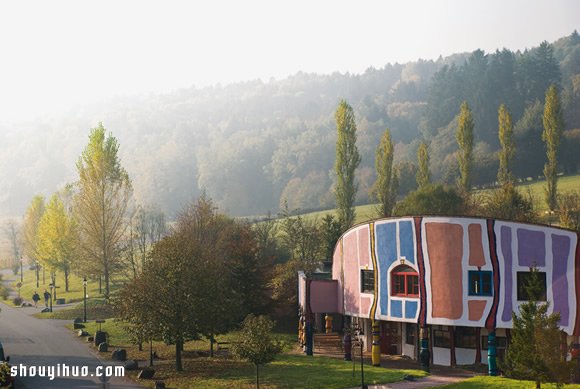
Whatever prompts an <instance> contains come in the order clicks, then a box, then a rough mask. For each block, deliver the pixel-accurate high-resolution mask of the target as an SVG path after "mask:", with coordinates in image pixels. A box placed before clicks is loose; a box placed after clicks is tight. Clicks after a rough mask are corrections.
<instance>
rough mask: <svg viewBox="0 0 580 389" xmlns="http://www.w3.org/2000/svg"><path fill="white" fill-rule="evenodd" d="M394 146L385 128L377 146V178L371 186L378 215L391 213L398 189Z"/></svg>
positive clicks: (382, 215)
mask: <svg viewBox="0 0 580 389" xmlns="http://www.w3.org/2000/svg"><path fill="white" fill-rule="evenodd" d="M393 157H394V147H393V141H392V139H391V131H390V130H389V129H388V128H387V129H386V130H385V133H384V134H383V137H382V138H381V142H380V144H379V146H378V147H377V152H376V157H375V168H376V171H377V180H376V181H375V184H374V187H373V195H374V196H375V198H376V199H377V200H378V201H379V208H378V213H379V216H380V217H388V216H391V215H392V212H393V207H394V206H395V200H396V196H397V190H398V179H397V172H396V171H395V169H393Z"/></svg>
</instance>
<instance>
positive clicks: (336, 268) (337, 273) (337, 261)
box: [332, 240, 344, 313]
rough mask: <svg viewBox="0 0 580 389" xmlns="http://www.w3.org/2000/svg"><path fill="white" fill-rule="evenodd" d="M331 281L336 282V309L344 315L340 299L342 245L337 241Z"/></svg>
mask: <svg viewBox="0 0 580 389" xmlns="http://www.w3.org/2000/svg"><path fill="white" fill-rule="evenodd" d="M332 279H333V280H336V281H337V282H338V293H337V294H338V295H337V299H338V300H337V308H338V312H339V313H344V309H343V308H344V306H343V299H342V244H341V241H340V240H339V241H338V243H337V245H336V248H335V250H334V256H333V258H332Z"/></svg>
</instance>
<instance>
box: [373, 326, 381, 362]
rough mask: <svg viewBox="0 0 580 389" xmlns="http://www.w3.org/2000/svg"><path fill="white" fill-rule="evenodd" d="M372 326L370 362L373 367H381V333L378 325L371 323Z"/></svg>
mask: <svg viewBox="0 0 580 389" xmlns="http://www.w3.org/2000/svg"><path fill="white" fill-rule="evenodd" d="M372 326H373V346H372V362H373V366H381V332H380V329H379V323H378V322H377V321H375V320H373V321H372Z"/></svg>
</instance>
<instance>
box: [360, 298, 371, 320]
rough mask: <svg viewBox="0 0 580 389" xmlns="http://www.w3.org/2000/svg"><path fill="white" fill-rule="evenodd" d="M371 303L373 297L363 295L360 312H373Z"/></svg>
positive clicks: (365, 313)
mask: <svg viewBox="0 0 580 389" xmlns="http://www.w3.org/2000/svg"><path fill="white" fill-rule="evenodd" d="M371 303H372V298H371V297H366V296H363V297H361V299H360V314H361V315H363V316H367V317H368V316H369V314H370V312H371Z"/></svg>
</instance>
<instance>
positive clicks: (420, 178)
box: [417, 142, 431, 189]
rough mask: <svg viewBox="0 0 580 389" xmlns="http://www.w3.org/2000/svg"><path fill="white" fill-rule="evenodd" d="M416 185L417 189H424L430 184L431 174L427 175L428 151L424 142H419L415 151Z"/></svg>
mask: <svg viewBox="0 0 580 389" xmlns="http://www.w3.org/2000/svg"><path fill="white" fill-rule="evenodd" d="M417 162H418V165H419V169H418V170H417V185H418V187H419V189H422V188H425V187H426V186H427V185H429V183H430V182H431V173H429V150H428V148H427V144H426V143H425V142H421V144H420V145H419V148H418V149H417Z"/></svg>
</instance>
